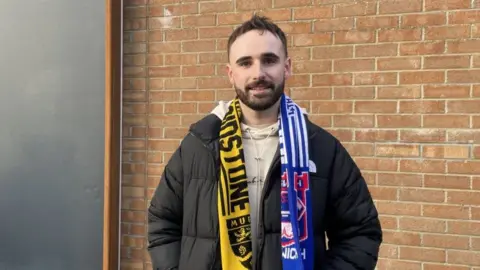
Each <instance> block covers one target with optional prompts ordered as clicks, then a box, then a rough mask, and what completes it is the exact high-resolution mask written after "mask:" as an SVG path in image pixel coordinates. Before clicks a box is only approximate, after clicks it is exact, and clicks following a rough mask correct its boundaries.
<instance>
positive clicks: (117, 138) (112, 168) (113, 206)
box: [103, 0, 123, 270]
mask: <svg viewBox="0 0 480 270" xmlns="http://www.w3.org/2000/svg"><path fill="white" fill-rule="evenodd" d="M105 5H106V6H105V8H106V9H105V17H106V18H105V158H104V160H105V161H104V211H103V213H104V215H103V270H118V269H119V266H120V262H119V259H120V254H119V250H120V240H119V239H120V199H121V196H120V189H121V137H122V133H121V132H122V129H121V124H122V123H121V121H122V117H121V115H122V76H123V70H122V65H123V64H122V53H123V52H122V47H123V41H122V40H123V35H122V31H123V24H122V21H123V1H122V0H105Z"/></svg>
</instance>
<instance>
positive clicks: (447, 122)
mask: <svg viewBox="0 0 480 270" xmlns="http://www.w3.org/2000/svg"><path fill="white" fill-rule="evenodd" d="M469 125H470V119H469V116H466V115H424V116H423V126H424V127H426V128H468V127H469Z"/></svg>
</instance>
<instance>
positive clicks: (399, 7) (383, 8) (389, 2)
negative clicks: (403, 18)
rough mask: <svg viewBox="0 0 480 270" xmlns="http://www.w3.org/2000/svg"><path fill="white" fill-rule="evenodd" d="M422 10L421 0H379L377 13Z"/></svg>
mask: <svg viewBox="0 0 480 270" xmlns="http://www.w3.org/2000/svg"><path fill="white" fill-rule="evenodd" d="M421 10H422V1H421V0H402V1H396V0H384V1H380V3H379V8H378V12H379V14H391V13H396V14H398V13H407V12H418V11H421Z"/></svg>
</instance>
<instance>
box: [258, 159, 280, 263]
mask: <svg viewBox="0 0 480 270" xmlns="http://www.w3.org/2000/svg"><path fill="white" fill-rule="evenodd" d="M279 164H280V152H279V151H277V152H276V153H275V156H274V159H273V161H272V164H271V165H270V168H269V169H268V172H267V177H266V179H265V187H264V188H263V189H262V195H261V197H260V203H261V204H260V215H259V217H258V220H259V222H260V225H261V227H262V239H261V240H260V243H261V245H260V249H259V250H258V252H257V255H258V256H257V257H256V258H255V265H254V269H259V263H258V262H259V260H258V259H259V258H260V255H261V254H262V252H263V247H264V243H263V242H264V241H265V226H264V224H263V212H264V209H263V208H264V201H265V195H266V193H267V191H269V190H270V188H271V185H272V180H271V178H272V173H273V169H274V168H276V167H277V166H278V165H279Z"/></svg>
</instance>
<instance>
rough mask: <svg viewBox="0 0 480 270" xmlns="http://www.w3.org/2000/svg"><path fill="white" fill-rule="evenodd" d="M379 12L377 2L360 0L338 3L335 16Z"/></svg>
mask: <svg viewBox="0 0 480 270" xmlns="http://www.w3.org/2000/svg"><path fill="white" fill-rule="evenodd" d="M376 12H377V3H375V2H358V3H345V4H338V5H336V7H335V17H350V16H365V15H374V14H375V13H376Z"/></svg>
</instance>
